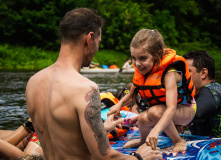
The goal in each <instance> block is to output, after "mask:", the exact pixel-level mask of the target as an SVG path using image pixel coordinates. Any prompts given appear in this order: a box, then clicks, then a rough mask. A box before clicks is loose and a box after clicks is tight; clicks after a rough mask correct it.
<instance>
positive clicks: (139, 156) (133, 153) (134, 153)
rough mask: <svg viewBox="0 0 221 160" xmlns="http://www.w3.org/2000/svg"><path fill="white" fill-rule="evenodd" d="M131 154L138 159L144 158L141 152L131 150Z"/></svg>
mask: <svg viewBox="0 0 221 160" xmlns="http://www.w3.org/2000/svg"><path fill="white" fill-rule="evenodd" d="M130 155H131V156H135V157H136V158H137V159H138V160H143V158H142V157H141V155H140V154H139V153H137V152H131V153H130Z"/></svg>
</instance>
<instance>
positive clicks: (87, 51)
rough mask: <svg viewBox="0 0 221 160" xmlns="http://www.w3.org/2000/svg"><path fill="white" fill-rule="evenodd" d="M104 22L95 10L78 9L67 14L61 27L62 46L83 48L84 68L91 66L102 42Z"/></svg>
mask: <svg viewBox="0 0 221 160" xmlns="http://www.w3.org/2000/svg"><path fill="white" fill-rule="evenodd" d="M103 24H104V20H103V19H102V17H101V16H99V15H98V14H97V12H96V11H95V10H92V9H88V8H77V9H74V10H71V11H69V12H67V13H66V14H65V16H64V17H63V19H62V20H61V22H60V25H59V36H60V40H61V45H66V44H71V46H83V47H84V49H83V53H84V54H83V56H84V58H83V61H82V67H87V66H89V65H90V63H91V61H92V59H93V57H94V55H95V54H96V53H97V51H98V48H99V43H100V41H101V28H102V26H103Z"/></svg>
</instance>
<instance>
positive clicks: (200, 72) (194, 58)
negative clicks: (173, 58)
mask: <svg viewBox="0 0 221 160" xmlns="http://www.w3.org/2000/svg"><path fill="white" fill-rule="evenodd" d="M183 57H184V58H185V59H186V62H187V65H188V68H189V70H190V74H191V77H192V79H193V83H194V85H195V87H196V91H197V92H198V91H199V89H200V88H201V87H203V86H204V85H206V84H207V83H210V82H211V81H214V79H215V63H214V60H213V58H212V56H210V55H209V54H208V53H207V52H206V51H203V50H195V51H191V52H188V53H185V54H184V55H183Z"/></svg>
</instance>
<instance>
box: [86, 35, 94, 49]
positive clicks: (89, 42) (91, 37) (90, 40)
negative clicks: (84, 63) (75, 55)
mask: <svg viewBox="0 0 221 160" xmlns="http://www.w3.org/2000/svg"><path fill="white" fill-rule="evenodd" d="M93 39H94V32H89V33H88V34H87V45H88V46H91V44H92V41H93Z"/></svg>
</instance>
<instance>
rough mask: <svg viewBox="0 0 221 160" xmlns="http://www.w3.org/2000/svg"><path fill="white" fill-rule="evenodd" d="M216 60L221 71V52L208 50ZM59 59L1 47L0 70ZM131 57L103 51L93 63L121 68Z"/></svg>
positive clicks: (35, 67) (50, 54)
mask: <svg viewBox="0 0 221 160" xmlns="http://www.w3.org/2000/svg"><path fill="white" fill-rule="evenodd" d="M174 49H175V50H176V51H177V54H178V55H181V56H182V55H183V54H184V53H185V52H187V51H185V50H180V49H176V48H174ZM187 50H188V49H187ZM207 52H208V53H209V54H211V55H212V56H213V58H214V60H215V64H216V69H218V70H220V69H221V56H220V51H217V50H207ZM57 57H58V52H53V51H45V50H42V49H40V48H37V47H21V46H12V45H0V70H40V69H43V68H45V67H47V66H49V65H51V64H53V63H54V62H55V61H56V59H57ZM128 57H130V53H129V52H128V53H123V52H118V51H114V50H104V49H101V50H99V51H98V53H97V54H96V55H95V56H94V58H93V62H98V63H99V64H100V67H101V66H102V65H103V64H105V65H107V66H110V65H113V64H115V65H117V66H118V67H119V68H121V67H122V66H123V64H124V62H125V61H126V59H127V58H128Z"/></svg>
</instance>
